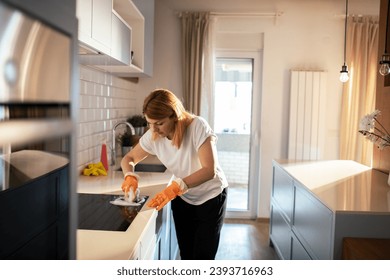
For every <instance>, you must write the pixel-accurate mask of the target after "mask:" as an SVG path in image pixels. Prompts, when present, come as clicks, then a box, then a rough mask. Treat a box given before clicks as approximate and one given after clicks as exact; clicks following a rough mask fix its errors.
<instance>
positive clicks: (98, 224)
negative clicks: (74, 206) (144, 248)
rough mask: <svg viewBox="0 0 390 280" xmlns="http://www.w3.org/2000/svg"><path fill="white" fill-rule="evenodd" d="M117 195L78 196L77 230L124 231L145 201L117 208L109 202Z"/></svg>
mask: <svg viewBox="0 0 390 280" xmlns="http://www.w3.org/2000/svg"><path fill="white" fill-rule="evenodd" d="M118 197H120V196H119V195H105V194H81V193H80V194H78V203H79V216H78V219H79V221H78V229H87V230H106V231H126V230H127V229H128V227H129V226H130V225H131V223H132V222H133V221H134V219H135V217H136V216H137V214H138V213H139V211H140V210H141V208H142V206H143V205H144V204H145V201H147V199H148V196H146V197H145V199H144V201H143V202H142V203H141V204H140V205H139V206H118V205H113V204H111V203H110V201H112V200H115V199H116V198H118Z"/></svg>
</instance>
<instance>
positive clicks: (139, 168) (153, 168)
mask: <svg viewBox="0 0 390 280" xmlns="http://www.w3.org/2000/svg"><path fill="white" fill-rule="evenodd" d="M165 170H167V168H166V167H165V166H164V165H162V164H142V163H139V164H137V165H136V166H135V170H134V171H135V172H161V173H163V172H165ZM116 171H122V168H121V167H119V168H118V169H117V170H116Z"/></svg>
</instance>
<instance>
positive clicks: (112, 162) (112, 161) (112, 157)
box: [111, 122, 135, 166]
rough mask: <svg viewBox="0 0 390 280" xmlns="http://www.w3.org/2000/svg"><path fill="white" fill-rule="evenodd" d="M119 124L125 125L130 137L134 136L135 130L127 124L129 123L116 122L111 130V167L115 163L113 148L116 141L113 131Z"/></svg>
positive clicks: (114, 149)
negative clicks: (128, 129) (129, 131)
mask: <svg viewBox="0 0 390 280" xmlns="http://www.w3.org/2000/svg"><path fill="white" fill-rule="evenodd" d="M121 124H125V125H127V126H128V127H129V128H130V130H131V134H132V135H135V129H134V127H133V126H132V125H131V124H130V123H129V122H118V123H116V124H115V125H114V127H113V129H112V147H111V148H112V150H111V165H113V166H114V165H115V163H116V147H115V142H116V139H115V130H116V128H117V127H118V126H120V125H121Z"/></svg>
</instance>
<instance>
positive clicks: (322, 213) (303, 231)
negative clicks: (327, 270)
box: [293, 185, 333, 260]
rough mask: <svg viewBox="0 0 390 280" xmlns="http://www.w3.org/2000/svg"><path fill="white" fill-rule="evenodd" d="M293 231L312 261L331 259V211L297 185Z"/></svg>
mask: <svg viewBox="0 0 390 280" xmlns="http://www.w3.org/2000/svg"><path fill="white" fill-rule="evenodd" d="M293 231H294V232H295V233H296V235H297V237H298V239H299V240H300V241H301V243H302V244H303V246H304V247H305V248H306V250H307V251H308V252H309V253H310V255H311V257H312V258H313V259H321V260H329V259H332V250H333V249H332V248H333V245H332V244H333V241H332V232H333V214H332V211H330V210H329V209H328V208H327V207H325V205H323V204H322V203H321V202H320V201H319V200H318V199H316V198H315V197H314V196H313V195H312V194H311V193H309V192H308V191H306V190H305V189H304V188H303V187H302V186H298V185H297V187H296V188H295V207H294V221H293Z"/></svg>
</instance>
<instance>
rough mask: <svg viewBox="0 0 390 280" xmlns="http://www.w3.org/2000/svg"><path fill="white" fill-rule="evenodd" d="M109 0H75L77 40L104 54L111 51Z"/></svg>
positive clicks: (110, 9) (110, 6) (110, 7)
mask: <svg viewBox="0 0 390 280" xmlns="http://www.w3.org/2000/svg"><path fill="white" fill-rule="evenodd" d="M111 15H112V1H111V0H77V17H78V19H79V41H80V42H82V43H84V44H86V45H87V46H89V47H91V48H93V49H95V50H96V51H98V52H102V53H104V54H110V52H111Z"/></svg>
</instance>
